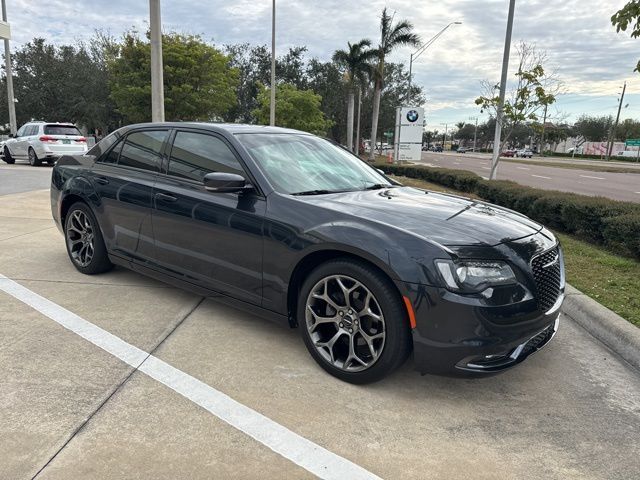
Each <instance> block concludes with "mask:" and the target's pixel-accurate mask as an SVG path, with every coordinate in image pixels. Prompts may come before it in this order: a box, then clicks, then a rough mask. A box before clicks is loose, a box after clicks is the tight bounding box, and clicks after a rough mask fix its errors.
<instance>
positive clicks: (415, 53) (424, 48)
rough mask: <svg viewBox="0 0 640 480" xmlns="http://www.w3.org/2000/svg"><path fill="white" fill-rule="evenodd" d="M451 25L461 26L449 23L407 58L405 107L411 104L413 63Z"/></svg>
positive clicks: (457, 23)
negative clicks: (407, 75)
mask: <svg viewBox="0 0 640 480" xmlns="http://www.w3.org/2000/svg"><path fill="white" fill-rule="evenodd" d="M451 25H462V22H451V23H450V24H449V25H447V26H446V27H444V28H443V29H442V30H440V31H439V32H438V33H436V34H435V35H434V36H433V37H431V38H430V39H429V40H427V41H426V42H425V43H424V44H423V45H422V46H421V47H420V48H418V50H416V51H415V52H413V53H412V54H411V57H410V58H409V85H408V86H407V105H410V104H411V74H412V72H413V61H414V60H417V58H418V57H419V56H420V55H422V54H423V53H424V52H425V50H426V49H427V48H429V47H430V46H431V45H433V43H434V42H435V41H436V40H437V39H438V38H440V36H441V35H442V34H443V33H444V32H445V30H447V29H448V28H449V27H450V26H451Z"/></svg>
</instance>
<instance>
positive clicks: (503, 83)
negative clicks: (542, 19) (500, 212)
mask: <svg viewBox="0 0 640 480" xmlns="http://www.w3.org/2000/svg"><path fill="white" fill-rule="evenodd" d="M515 8H516V0H509V16H508V19H507V33H506V35H505V39H504V54H503V56H502V77H501V79H500V100H499V101H498V111H497V112H496V135H495V137H494V138H493V156H492V158H491V175H490V176H489V179H491V180H495V179H496V176H497V174H498V159H499V158H500V147H501V140H502V123H503V122H504V108H503V107H504V97H505V92H506V90H507V72H508V71H509V54H510V52H511V32H512V31H513V14H514V11H515Z"/></svg>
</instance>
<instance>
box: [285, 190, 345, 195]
mask: <svg viewBox="0 0 640 480" xmlns="http://www.w3.org/2000/svg"><path fill="white" fill-rule="evenodd" d="M339 191H340V190H307V191H306V192H295V193H292V194H291V195H326V194H327V193H338V192H339Z"/></svg>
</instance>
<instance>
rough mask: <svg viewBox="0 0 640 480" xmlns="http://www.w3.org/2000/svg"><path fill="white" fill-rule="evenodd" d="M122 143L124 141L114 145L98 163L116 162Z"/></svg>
mask: <svg viewBox="0 0 640 480" xmlns="http://www.w3.org/2000/svg"><path fill="white" fill-rule="evenodd" d="M123 144H124V142H120V143H118V144H117V145H116V146H115V147H113V148H112V149H111V151H110V152H109V153H108V154H106V155H105V156H104V157H102V158H101V159H100V163H113V164H115V163H118V157H119V156H120V151H121V150H122V145H123Z"/></svg>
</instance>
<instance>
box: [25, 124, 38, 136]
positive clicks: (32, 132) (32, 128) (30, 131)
mask: <svg viewBox="0 0 640 480" xmlns="http://www.w3.org/2000/svg"><path fill="white" fill-rule="evenodd" d="M37 134H38V125H31V126H30V127H29V128H28V129H27V133H25V135H26V136H27V137H31V136H33V135H37Z"/></svg>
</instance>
